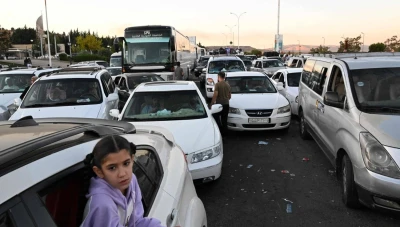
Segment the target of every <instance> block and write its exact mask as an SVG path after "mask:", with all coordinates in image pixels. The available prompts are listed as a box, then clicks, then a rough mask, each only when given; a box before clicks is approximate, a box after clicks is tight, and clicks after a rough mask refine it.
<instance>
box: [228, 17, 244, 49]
mask: <svg viewBox="0 0 400 227" xmlns="http://www.w3.org/2000/svg"><path fill="white" fill-rule="evenodd" d="M245 13H246V12H243V13H241V14H239V16H238V15H237V14H236V13H232V12H231V14H232V15H235V16H236V17H237V20H238V22H237V26H238V34H237V35H238V45H237V46H238V50H239V20H240V17H241V16H242V15H243V14H245Z"/></svg>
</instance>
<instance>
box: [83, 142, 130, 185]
mask: <svg viewBox="0 0 400 227" xmlns="http://www.w3.org/2000/svg"><path fill="white" fill-rule="evenodd" d="M123 149H125V150H127V151H128V152H129V153H130V154H131V155H134V154H135V153H136V146H135V144H133V143H131V142H129V141H128V140H127V139H125V138H124V137H122V136H118V135H114V136H113V135H110V136H106V137H104V138H102V139H101V140H100V141H99V142H97V144H96V146H94V148H93V151H92V153H90V154H88V155H86V158H85V160H84V161H83V163H84V164H85V166H86V167H87V171H88V174H86V176H87V177H88V178H90V177H92V176H94V172H93V166H96V167H97V168H99V169H100V168H101V163H102V162H103V160H104V158H105V157H106V156H107V155H108V154H111V153H117V152H119V151H120V150H123Z"/></svg>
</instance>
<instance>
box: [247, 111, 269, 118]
mask: <svg viewBox="0 0 400 227" xmlns="http://www.w3.org/2000/svg"><path fill="white" fill-rule="evenodd" d="M272 111H273V110H246V114H247V116H249V117H269V116H271V114H272Z"/></svg>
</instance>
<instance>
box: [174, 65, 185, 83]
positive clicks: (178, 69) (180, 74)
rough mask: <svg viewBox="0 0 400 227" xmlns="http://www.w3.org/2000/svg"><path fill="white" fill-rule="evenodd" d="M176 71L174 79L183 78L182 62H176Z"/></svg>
mask: <svg viewBox="0 0 400 227" xmlns="http://www.w3.org/2000/svg"><path fill="white" fill-rule="evenodd" d="M174 73H175V75H174V80H183V69H182V68H181V63H180V62H177V63H176V68H175V72H174Z"/></svg>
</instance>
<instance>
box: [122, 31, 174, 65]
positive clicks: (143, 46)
mask: <svg viewBox="0 0 400 227" xmlns="http://www.w3.org/2000/svg"><path fill="white" fill-rule="evenodd" d="M126 41H127V43H128V50H127V51H128V53H127V56H126V57H125V61H126V63H127V64H135V65H144V64H165V63H170V62H171V61H170V53H171V51H170V48H169V38H167V37H161V38H158V39H155V38H128V39H126Z"/></svg>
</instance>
